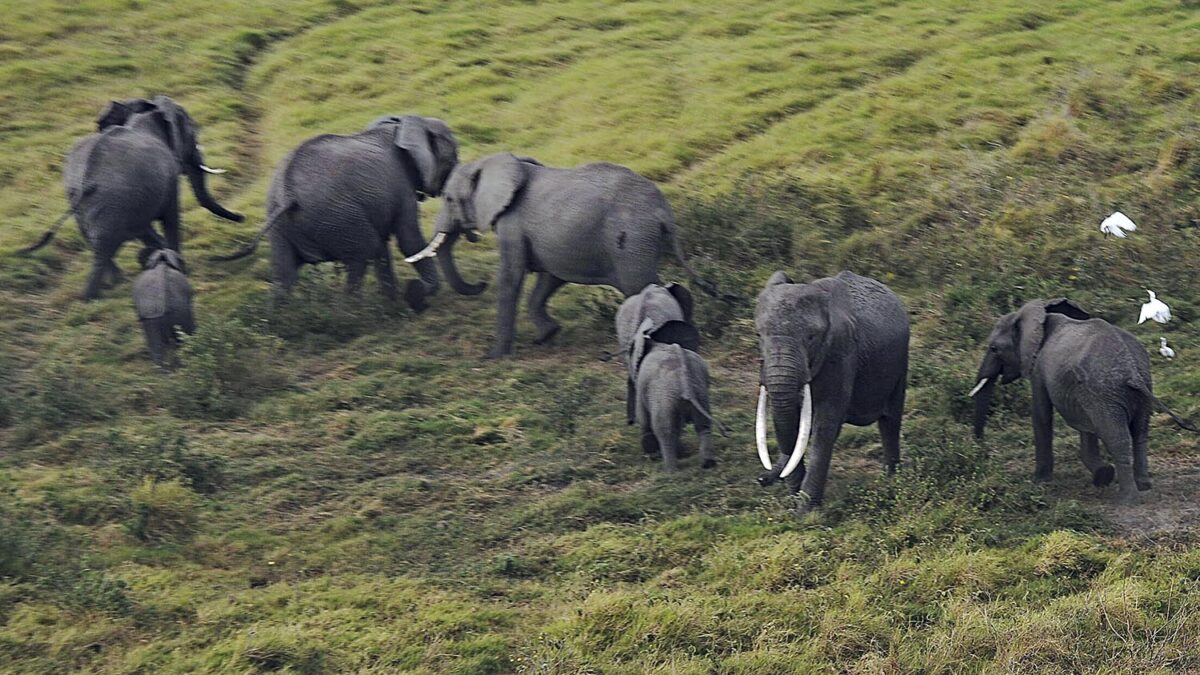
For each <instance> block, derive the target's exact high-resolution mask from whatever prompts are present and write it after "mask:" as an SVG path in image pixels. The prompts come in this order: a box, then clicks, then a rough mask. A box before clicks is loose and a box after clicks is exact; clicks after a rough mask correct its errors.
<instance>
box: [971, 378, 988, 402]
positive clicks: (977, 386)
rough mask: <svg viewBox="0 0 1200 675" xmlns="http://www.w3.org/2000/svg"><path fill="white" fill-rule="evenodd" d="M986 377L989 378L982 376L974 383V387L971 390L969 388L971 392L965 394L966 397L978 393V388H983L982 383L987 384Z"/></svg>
mask: <svg viewBox="0 0 1200 675" xmlns="http://www.w3.org/2000/svg"><path fill="white" fill-rule="evenodd" d="M988 379H989V378H986V377H985V378H983V379H982V380H980V381H979V384H976V385H975V388H974V389H972V390H971V393H969V394H967V396H968V397H974V396H975V394H978V393H979V390H980V389H983V385H985V384H987V383H988Z"/></svg>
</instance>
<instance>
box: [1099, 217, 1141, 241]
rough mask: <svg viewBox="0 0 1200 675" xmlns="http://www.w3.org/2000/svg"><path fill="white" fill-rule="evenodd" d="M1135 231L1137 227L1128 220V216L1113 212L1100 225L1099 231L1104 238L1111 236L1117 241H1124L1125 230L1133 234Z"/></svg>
mask: <svg viewBox="0 0 1200 675" xmlns="http://www.w3.org/2000/svg"><path fill="white" fill-rule="evenodd" d="M1136 229H1137V225H1135V224H1134V222H1133V221H1132V220H1130V219H1129V216H1127V215H1125V214H1124V213H1121V212H1120V211H1113V213H1112V215H1111V216H1109V217H1107V218H1105V219H1104V222H1102V223H1100V231H1101V232H1103V233H1104V236H1105V237H1107V236H1108V235H1110V234H1111V235H1112V236H1114V237H1116V238H1117V239H1124V238H1125V231H1126V230H1128V231H1130V232H1133V231H1134V230H1136Z"/></svg>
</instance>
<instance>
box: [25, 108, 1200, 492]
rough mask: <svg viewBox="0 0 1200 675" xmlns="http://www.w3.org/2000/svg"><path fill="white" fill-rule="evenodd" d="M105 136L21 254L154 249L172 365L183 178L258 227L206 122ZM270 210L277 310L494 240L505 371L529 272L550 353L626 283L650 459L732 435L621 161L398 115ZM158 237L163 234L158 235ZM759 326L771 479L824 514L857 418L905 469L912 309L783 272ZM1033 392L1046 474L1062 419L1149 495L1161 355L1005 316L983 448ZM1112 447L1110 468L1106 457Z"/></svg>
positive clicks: (1026, 315) (983, 406)
mask: <svg viewBox="0 0 1200 675" xmlns="http://www.w3.org/2000/svg"><path fill="white" fill-rule="evenodd" d="M97 126H98V129H97V133H94V134H91V135H89V136H87V137H85V138H83V139H81V140H80V141H79V142H78V143H76V145H75V147H74V148H73V149H72V150H71V152H70V154H69V156H68V157H67V161H66V167H65V172H64V173H65V183H66V193H67V200H68V203H69V209H68V211H67V213H66V214H64V215H63V217H62V218H61V219H59V221H58V222H57V223H55V225H54V227H53V228H52V229H51V230H50V231H49V232H47V233H46V235H45V236H43V237H42V239H41V240H40V241H39V242H37V243H36V244H34V245H33V246H31V247H29V248H27V249H25V252H29V251H32V250H35V249H37V248H40V247H41V246H44V245H45V244H46V243H48V242H49V241H50V240H51V238H52V237H53V235H54V233H55V232H56V231H57V229H58V227H59V226H61V225H62V223H63V222H64V221H65V220H66V219H67V218H68V217H70V216H74V218H75V220H76V221H77V222H78V224H79V227H80V231H81V232H82V234H83V236H84V238H85V239H86V241H87V243H88V245H89V247H90V248H91V250H92V252H93V255H94V258H93V263H92V268H91V273H90V276H89V277H88V281H87V286H86V288H85V290H84V293H83V297H84V299H86V300H90V299H93V298H96V297H97V296H98V295H99V294H100V292H101V289H102V288H103V287H104V286H106V285H111V284H115V283H117V282H118V281H119V280H120V278H121V271H120V269H119V268H118V267H117V265H116V264H115V262H114V261H113V257H114V256H115V255H116V253H117V251H118V250H119V248H120V247H121V246H122V245H123V244H124V243H125V242H127V241H130V240H134V239H137V240H140V241H141V242H142V243H143V244H144V245H145V248H143V250H142V252H141V253H140V254H139V262H140V263H141V264H142V267H143V268H144V269H143V271H142V272H141V274H140V275H139V276H138V278H137V279H136V280H135V282H134V284H133V300H134V306H135V309H136V311H137V314H138V318H139V320H140V321H141V323H142V325H143V329H144V331H145V335H146V340H147V344H148V347H149V350H150V352H151V355H152V357H153V358H154V360H155V362H156V363H159V364H162V363H163V362H164V359H165V358H166V356H167V350H168V348H169V347H170V345H171V344H172V343H174V342H175V340H176V330H177V329H181V330H183V331H184V332H187V333H190V332H192V331H193V330H194V327H195V321H194V319H193V316H192V291H191V287H190V285H189V283H188V280H187V266H186V264H185V263H184V260H183V258H182V255H181V233H180V219H179V195H178V176H179V174H181V173H182V174H184V175H186V176H187V177H188V179H189V181H190V183H191V186H192V189H193V191H194V192H195V195H196V198H197V200H198V201H199V203H200V204H201V205H202V206H203V207H205V208H206V209H208V210H209V211H211V212H213V213H214V214H216V215H218V216H220V217H223V218H226V219H229V220H233V221H237V222H240V221H241V220H242V216H241V215H240V214H237V213H234V212H232V211H229V210H227V209H225V208H224V207H222V206H221V205H220V204H219V203H217V201H216V200H215V199H214V198H213V197H212V196H211V195H210V194H209V192H208V189H207V186H206V183H205V175H206V174H210V173H220V171H218V170H215V169H210V168H209V167H208V166H207V165H206V164H205V163H204V156H203V154H202V151H201V146H200V145H199V144H198V143H197V135H198V127H197V125H196V123H195V121H194V120H193V119H192V118H191V116H190V115H188V113H187V112H186V111H185V110H184V109H183V108H182V107H181V106H179V105H178V104H176V103H175V102H174V101H172V100H171V99H170V98H168V97H166V96H158V97H155V98H154V99H152V100H145V99H133V100H126V101H113V102H112V103H110V104H109V105H108V106H107V107H106V108H105V109H104V111H103V112H102V113H101V114H100V116H99V118H98V120H97ZM439 196H440V197H442V198H443V205H442V208H441V210H440V211H439V213H438V216H437V221H436V225H435V229H434V235H433V237H432V238H431V239H430V240H429V242H428V243H427V242H426V241H425V240H424V238H423V236H422V234H421V229H420V224H419V219H418V202H419V201H421V200H424V199H425V198H427V197H439ZM266 212H267V218H266V223H265V224H264V226H263V227H262V229H261V230H259V232H258V233H257V235H256V236H255V237H254V239H253V240H252V241H251V242H250V243H249V244H248V245H246V246H245V247H244V248H242V249H241V250H239V251H237V252H236V253H233V254H231V255H227V256H223V257H219V258H214V259H213V260H233V259H237V258H242V257H245V256H248V255H250V254H251V253H253V252H254V250H255V249H256V247H257V245H258V244H259V242H260V241H261V239H262V238H263V237H264V236H267V237H269V239H270V242H271V271H272V272H271V276H272V280H273V283H274V288H275V292H276V293H277V294H278V295H279V296H280V297H281V298H282V297H284V296H286V295H287V294H288V292H289V290H290V289H291V287H292V286H293V285H294V284H295V282H296V280H297V274H298V271H299V268H300V266H301V265H303V264H316V263H320V262H326V261H337V262H340V263H342V264H343V265H344V266H345V268H346V271H347V281H346V288H347V291H348V292H349V293H351V294H358V293H359V292H360V290H361V286H362V280H363V276H364V275H365V273H366V268H367V265H368V264H371V265H373V266H374V269H375V273H376V276H377V277H378V281H379V286H380V288H381V290H382V292H383V294H384V295H385V296H386V297H387V298H388V299H389V300H394V299H396V298H397V297H398V285H397V281H396V277H395V272H394V270H393V266H392V257H391V252H390V249H389V246H390V242H391V240H392V238H393V237H394V238H395V240H396V245H397V247H398V248H399V250H400V251H401V252H402V253H403V254H404V256H406V257H405V260H406V261H407V262H409V263H410V264H412V265H413V266H414V268H415V269H416V273H417V276H418V278H417V279H413V280H410V281H409V282H408V283H407V285H406V286H405V290H404V298H405V300H406V302H407V303H408V305H409V306H410V307H412V308H413V309H414V310H415V311H422V310H424V309H425V308H426V307H427V306H428V298H429V297H430V296H432V295H433V294H434V293H436V292H437V290H438V287H439V274H438V270H437V269H436V268H435V267H434V259H436V261H437V263H438V266H439V267H440V270H441V274H442V275H444V276H445V278H446V280H447V281H448V282H449V284H450V286H451V287H452V288H453V289H454V290H455V291H457V292H458V293H461V294H464V295H477V294H479V293H481V292H482V291H483V290H484V288H485V286H486V284H485V283H483V282H480V283H468V282H467V281H465V280H463V278H462V277H461V276H460V274H459V272H458V268H457V266H456V264H455V261H454V256H453V249H454V244H455V242H456V241H457V240H458V239H459V237H462V236H465V237H466V238H467V239H468V240H469V241H477V240H478V239H479V233H480V231H483V230H487V229H490V230H492V231H493V232H495V235H496V238H497V242H498V248H499V251H500V265H499V272H498V274H497V283H498V291H497V302H498V312H497V318H496V335H495V342H494V343H493V345H492V347H491V350H490V352H489V356H491V357H500V356H505V355H508V354H510V353H511V352H512V346H513V338H514V332H515V326H516V313H517V303H518V296H519V294H520V291H521V286H522V284H523V282H524V280H525V276H526V275H527V274H528V273H530V272H533V273H535V274H536V275H537V281H536V283H535V285H534V288H533V290H532V292H531V293H530V294H529V298H528V303H527V311H528V312H529V317H530V319H531V320H532V322H533V324H534V326H535V327H536V330H537V335H536V338H535V342H537V343H543V342H545V341H547V340H549V339H551V338H552V337H553V336H554V335H555V334H556V333H557V332H558V330H559V324H558V323H557V322H556V321H555V320H554V319H553V318H551V317H550V315H549V314H548V313H547V311H546V303H547V301H548V300H549V299H550V297H551V296H552V295H553V294H554V293H555V291H557V290H558V289H559V288H560V287H562V285H563V284H565V283H568V282H570V283H578V284H599V285H607V286H612V287H615V288H616V289H618V290H619V291H620V292H621V293H622V294H623V295H624V296H625V298H626V299H625V301H624V302H623V303H622V305H621V307H620V309H619V310H618V312H617V317H616V324H617V325H616V332H617V339H618V344H619V352H618V353H620V354H621V355H622V356H623V357H624V358H625V360H626V363H627V366H628V381H627V409H626V412H627V418H628V422H629V423H630V424H637V425H639V427H640V431H641V439H642V447H643V449H644V450H645V451H646V452H648V453H659V454H661V457H662V461H663V466H664V468H665V469H666V470H667V471H675V470H676V469H677V467H678V458H679V437H680V433H681V430H682V428H683V427H684V425H685V424H687V423H689V422H690V423H692V424H693V426H694V428H695V430H696V432H697V434H698V435H699V454H700V457H701V460H702V464H703V466H704V467H706V468H707V467H711V466H713V465H714V464H715V463H716V460H715V457H714V453H713V440H712V431H713V428H714V427H717V429H718V430H720V431H721V432H722V433H724V431H725V428H724V426H723V425H721V424H720V423H719V422H717V421H716V420H715V419H714V417H713V415H712V412H711V408H710V405H709V398H708V387H709V372H708V368H707V366H706V365H705V362H704V360H703V358H701V356H700V354H699V351H700V333H699V331H698V330H696V328H695V326H694V324H693V308H694V302H693V299H692V296H691V294H690V292H689V291H688V290H687V289H686V288H685V287H684V286H682V285H680V284H662V283H661V280H660V278H659V275H658V265H659V262H660V259H661V258H663V257H664V254H666V253H672V254H674V256H675V258H676V259H677V260H678V262H679V263H680V265H681V266H682V267H683V268H684V270H685V271H686V272H687V274H688V276H689V277H690V278H691V279H692V281H693V283H695V284H697V285H698V286H700V287H702V288H703V289H704V290H705V291H706V292H709V293H712V294H716V291H715V287H714V286H713V285H712V284H710V283H707V282H705V281H703V280H702V279H699V278H698V277H697V276H696V274H695V273H694V271H693V270H692V268H691V267H690V266H689V265H688V264H687V262H686V260H685V259H684V256H683V252H682V247H681V245H680V242H679V239H678V237H677V236H676V232H675V223H674V218H673V216H672V212H671V208H670V205H669V204H668V202H667V200H666V199H665V198H664V196H663V195H662V193H661V192H660V191H659V189H658V188H657V186H655V185H654V183H653V182H651V181H650V180H648V179H646V178H645V177H643V176H640V175H638V174H637V173H635V172H633V171H631V170H630V169H627V168H625V167H622V166H618V165H615V164H610V163H605V162H596V163H591V164H585V165H582V166H579V167H575V168H571V169H561V168H552V167H548V166H545V165H543V164H541V163H540V162H538V161H537V160H534V159H531V158H528V157H521V156H516V155H512V154H509V153H500V154H495V155H491V156H488V157H484V158H482V159H479V160H476V161H473V162H467V163H461V164H460V163H459V162H458V142H457V140H456V139H455V137H454V135H453V133H452V132H451V130H450V128H449V127H448V126H447V125H446V124H445V123H444V122H443V121H441V120H438V119H434V118H429V117H418V116H385V117H380V118H378V119H376V120H375V121H373V122H371V124H369V125H368V126H367V128H366V129H365V130H363V131H362V132H360V133H357V134H353V135H333V134H323V135H320V136H316V137H314V138H311V139H309V140H307V141H305V142H304V143H302V144H300V146H299V147H297V148H296V149H295V150H293V151H292V152H291V153H290V154H288V155H287V156H286V157H285V158H284V160H283V161H282V162H281V164H280V166H279V167H278V168H277V170H276V171H275V174H274V177H273V179H272V181H271V184H270V188H269V191H268V195H267V202H266ZM154 221H159V222H160V223H161V224H162V230H163V234H162V235H161V236H160V235H159V234H158V232H157V231H155V229H154V227H153V222H154ZM755 327H756V329H757V332H758V337H759V345H760V349H761V356H762V368H761V373H760V388H759V399H758V408H757V415H756V422H755V439H756V444H757V448H758V454H759V458H760V460H761V461H762V463H763V466H764V468H765V471H764V472H763V473H762V474H761V475H760V476H759V478H758V481H759V483H760V484H762V485H764V486H765V485H770V484H772V483H774V482H776V481H778V480H779V479H783V480H784V481H785V482H786V484H787V485H788V487H789V488H790V490H791V492H792V493H793V494H794V495H796V497H797V503H798V506H797V508H798V510H799V511H800V512H802V513H803V512H806V511H808V510H810V509H812V508H814V507H816V506H818V505H819V504H820V503H821V501H822V499H823V497H824V493H825V484H826V479H827V476H828V473H829V463H830V459H831V457H832V451H833V446H834V443H835V441H836V440H837V437H838V435H839V433H840V431H841V428H842V425H843V424H847V423H849V424H853V425H857V426H865V425H870V424H876V423H877V424H878V426H879V432H880V436H881V438H882V446H883V462H884V465H885V468H886V470H887V471H888V473H889V474H890V473H894V472H895V470H896V467H897V465H898V463H899V461H900V426H901V419H902V417H903V413H904V401H905V393H906V386H907V373H908V358H909V321H908V314H907V311H906V310H905V308H904V306H903V304H902V303H901V301H900V299H899V297H897V296H896V294H895V293H893V292H892V290H891V289H889V288H888V287H887V286H886V285H884V284H883V283H881V282H879V281H877V280H875V279H870V278H867V277H862V276H859V275H857V274H854V273H852V272H842V273H840V274H838V275H837V276H834V277H831V278H825V279H817V280H815V281H812V282H809V283H796V282H793V281H792V280H791V279H789V278H788V276H787V275H786V274H785V273H784V272H776V273H775V274H774V275H772V276H771V277H770V279H769V280H768V281H767V283H766V286H765V287H764V288H763V289H762V291H761V292H760V293H759V295H758V299H757V304H756V308H755ZM1020 377H1025V378H1028V379H1029V381H1030V383H1031V386H1032V391H1033V396H1032V417H1033V428H1034V437H1035V446H1036V466H1037V468H1036V472H1035V478H1036V479H1039V480H1046V479H1049V478H1050V476H1051V474H1052V472H1053V466H1054V459H1053V454H1052V442H1053V411H1054V410H1057V411H1058V412H1059V413H1060V414H1061V416H1062V417H1063V418H1064V419H1065V420H1066V421H1067V423H1068V424H1069V425H1070V426H1071V427H1073V428H1074V429H1076V430H1077V431H1079V433H1080V446H1079V453H1080V458H1081V459H1082V460H1083V463H1084V464H1085V465H1086V466H1087V468H1088V470H1089V472H1090V473H1091V476H1092V482H1093V483H1094V484H1095V485H1097V486H1105V485H1108V484H1110V483H1111V482H1112V481H1113V480H1114V479H1115V480H1116V481H1117V482H1118V485H1119V488H1120V493H1119V497H1118V499H1119V500H1120V501H1122V502H1129V501H1132V500H1134V499H1135V498H1136V496H1137V493H1138V492H1139V491H1144V490H1147V489H1149V488H1150V474H1149V469H1148V466H1147V460H1146V453H1147V440H1148V435H1149V426H1150V425H1149V422H1150V415H1151V412H1152V409H1153V408H1154V406H1156V405H1157V406H1160V407H1163V408H1164V409H1165V406H1162V404H1161V402H1159V401H1158V399H1157V398H1155V396H1154V394H1153V393H1152V389H1151V378H1150V360H1149V357H1148V356H1147V354H1146V351H1145V349H1144V348H1143V347H1142V346H1141V345H1140V344H1139V343H1138V341H1137V340H1136V339H1135V338H1134V337H1133V336H1132V335H1130V334H1129V333H1128V332H1126V331H1124V330H1122V329H1120V328H1118V327H1116V326H1113V325H1111V324H1109V323H1108V322H1106V321H1104V320H1102V319H1098V318H1091V317H1090V316H1089V315H1088V313H1087V312H1085V311H1084V310H1083V309H1081V308H1080V307H1079V306H1077V305H1076V304H1074V303H1072V302H1071V301H1069V300H1066V299H1061V298H1060V299H1055V300H1050V301H1044V300H1031V301H1030V302H1028V303H1027V304H1025V305H1024V306H1023V307H1022V308H1021V309H1020V310H1019V311H1016V312H1013V313H1011V314H1008V315H1005V316H1003V317H1001V318H1000V319H999V320H998V321H997V322H996V325H995V328H994V329H993V331H992V333H991V335H990V337H989V338H988V351H987V353H986V355H985V356H984V359H983V362H982V364H981V365H980V368H979V373H978V384H977V386H976V387H975V389H974V390H973V391H972V392H971V395H972V396H974V397H975V406H976V420H975V433H976V435H977V436H982V433H983V428H984V424H985V422H986V419H987V415H988V409H989V406H990V401H991V398H992V393H993V391H994V388H995V385H996V383H997V382H1001V383H1008V382H1011V381H1013V380H1015V379H1017V378H1020ZM768 411H769V412H770V417H771V418H772V419H773V427H774V435H775V439H776V442H777V444H778V453H777V456H776V458H775V459H772V458H771V455H770V453H769V451H768V446H767V436H768V422H767V420H768ZM1167 412H1170V411H1167ZM1171 416H1172V417H1173V418H1174V419H1175V420H1176V421H1177V422H1178V423H1180V424H1181V425H1183V426H1185V427H1188V428H1190V426H1189V425H1187V423H1186V422H1184V421H1183V420H1180V419H1179V418H1178V417H1176V416H1175V415H1174V414H1173V413H1171ZM1099 441H1103V443H1104V445H1105V447H1106V448H1107V450H1108V452H1109V455H1110V456H1111V460H1112V463H1111V464H1110V463H1109V462H1107V461H1105V460H1104V459H1103V458H1102V457H1101V454H1100V451H1099V445H1098V442H1099Z"/></svg>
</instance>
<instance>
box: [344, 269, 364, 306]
mask: <svg viewBox="0 0 1200 675" xmlns="http://www.w3.org/2000/svg"><path fill="white" fill-rule="evenodd" d="M366 274H367V261H365V260H352V261H347V262H346V295H349V296H353V297H355V298H358V297H362V284H363V277H364V276H366Z"/></svg>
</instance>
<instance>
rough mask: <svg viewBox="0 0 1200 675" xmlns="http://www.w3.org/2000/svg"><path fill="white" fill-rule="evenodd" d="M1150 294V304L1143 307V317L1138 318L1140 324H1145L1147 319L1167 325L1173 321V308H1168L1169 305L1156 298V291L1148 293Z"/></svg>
mask: <svg viewBox="0 0 1200 675" xmlns="http://www.w3.org/2000/svg"><path fill="white" fill-rule="evenodd" d="M1146 292H1147V293H1149V294H1150V302H1147V303H1146V304H1144V305H1142V315H1141V316H1140V317H1138V323H1145V322H1146V319H1154V320H1155V321H1157V322H1159V323H1166V322H1168V321H1170V320H1171V308H1170V307H1167V303H1165V302H1163V301H1162V300H1159V299H1158V298H1156V297H1154V291H1150V290H1148V291H1146Z"/></svg>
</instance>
